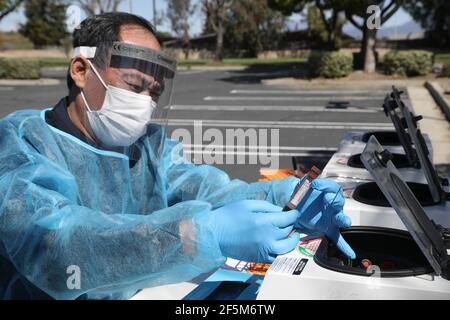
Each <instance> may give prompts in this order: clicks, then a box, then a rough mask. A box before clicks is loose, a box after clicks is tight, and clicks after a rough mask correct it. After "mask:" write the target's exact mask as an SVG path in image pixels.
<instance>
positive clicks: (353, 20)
mask: <svg viewBox="0 0 450 320" xmlns="http://www.w3.org/2000/svg"><path fill="white" fill-rule="evenodd" d="M345 17H346V18H347V20H348V21H350V23H351V24H352V25H353V26H354V27H355V28H357V29H359V30H362V29H363V24H360V23H358V22H356V20H355V18H353V16H352V15H351V14H349V13H348V12H345Z"/></svg>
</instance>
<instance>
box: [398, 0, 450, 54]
mask: <svg viewBox="0 0 450 320" xmlns="http://www.w3.org/2000/svg"><path fill="white" fill-rule="evenodd" d="M404 7H405V9H406V10H407V11H408V12H409V13H410V14H411V15H412V16H413V17H414V19H416V20H418V21H420V23H421V25H422V27H424V28H425V30H426V33H425V36H426V38H427V39H429V40H431V42H432V43H433V44H434V45H435V46H438V47H449V46H450V1H448V0H420V1H418V0H405V1H404Z"/></svg>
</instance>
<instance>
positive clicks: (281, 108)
mask: <svg viewBox="0 0 450 320" xmlns="http://www.w3.org/2000/svg"><path fill="white" fill-rule="evenodd" d="M171 110H197V111H199V110H201V111H306V112H308V111H312V112H351V113H379V112H383V110H381V108H374V107H348V108H346V109H334V108H327V107H321V106H276V105H272V106H248V105H247V106H230V105H226V106H220V105H179V104H176V105H173V106H171Z"/></svg>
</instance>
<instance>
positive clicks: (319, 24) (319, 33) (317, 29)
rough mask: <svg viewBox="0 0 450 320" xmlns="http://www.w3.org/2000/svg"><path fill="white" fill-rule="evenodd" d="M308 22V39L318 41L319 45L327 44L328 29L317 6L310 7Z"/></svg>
mask: <svg viewBox="0 0 450 320" xmlns="http://www.w3.org/2000/svg"><path fill="white" fill-rule="evenodd" d="M306 20H307V22H308V30H307V31H308V38H309V39H312V40H315V41H317V43H318V44H319V45H322V44H324V43H326V42H327V39H328V35H327V29H326V28H325V24H324V23H323V21H322V19H321V18H320V11H319V9H318V8H317V7H316V6H309V7H308V12H307V16H306Z"/></svg>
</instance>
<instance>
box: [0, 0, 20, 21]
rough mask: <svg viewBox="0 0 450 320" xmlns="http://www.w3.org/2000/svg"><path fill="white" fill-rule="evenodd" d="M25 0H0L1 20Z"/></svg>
mask: <svg viewBox="0 0 450 320" xmlns="http://www.w3.org/2000/svg"><path fill="white" fill-rule="evenodd" d="M23 2H24V0H0V20H2V19H3V18H4V17H6V16H7V15H8V14H10V13H11V12H13V11H14V10H16V9H17V8H18V7H19V6H20V5H21V4H22V3H23Z"/></svg>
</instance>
